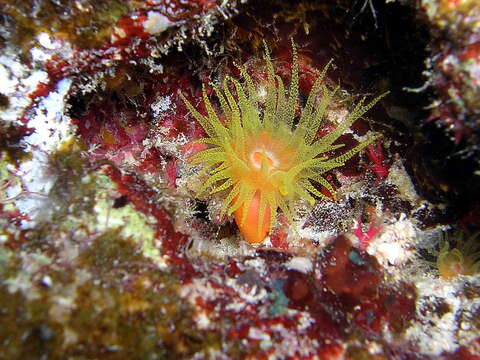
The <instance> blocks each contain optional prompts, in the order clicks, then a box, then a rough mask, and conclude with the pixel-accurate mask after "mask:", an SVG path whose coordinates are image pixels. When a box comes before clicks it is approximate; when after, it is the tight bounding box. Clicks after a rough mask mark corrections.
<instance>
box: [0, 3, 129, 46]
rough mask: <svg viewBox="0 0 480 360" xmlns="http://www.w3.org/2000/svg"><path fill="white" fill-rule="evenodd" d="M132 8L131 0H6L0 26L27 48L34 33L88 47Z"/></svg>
mask: <svg viewBox="0 0 480 360" xmlns="http://www.w3.org/2000/svg"><path fill="white" fill-rule="evenodd" d="M134 8H135V3H134V1H120V0H114V1H106V0H96V1H92V0H87V1H81V2H77V3H76V4H72V3H71V2H70V1H66V0H60V1H52V0H35V1H34V2H33V4H32V1H11V0H6V1H4V2H3V5H2V14H3V16H2V17H0V19H1V20H0V25H3V26H4V27H5V28H7V29H8V30H9V34H8V35H9V36H7V39H8V40H10V41H12V42H13V43H14V44H15V45H17V46H19V47H21V48H22V49H23V50H27V49H29V48H30V47H32V46H34V45H35V44H36V42H37V35H38V34H40V33H48V34H49V35H51V36H53V37H57V38H60V39H66V40H68V41H71V42H72V43H73V44H75V45H77V46H80V47H85V48H91V47H96V46H98V45H100V44H101V42H102V41H104V40H105V39H108V37H109V36H110V35H111V33H112V30H113V25H114V24H115V23H117V21H118V20H119V19H120V18H121V17H122V16H124V15H127V14H128V13H129V12H131V11H132V10H133V9H134Z"/></svg>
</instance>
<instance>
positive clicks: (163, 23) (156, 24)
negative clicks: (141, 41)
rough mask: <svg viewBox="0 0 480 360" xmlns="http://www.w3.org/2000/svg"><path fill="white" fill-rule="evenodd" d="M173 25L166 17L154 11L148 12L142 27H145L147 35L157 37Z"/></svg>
mask: <svg viewBox="0 0 480 360" xmlns="http://www.w3.org/2000/svg"><path fill="white" fill-rule="evenodd" d="M173 24H174V23H173V22H171V21H170V20H168V18H167V17H166V16H164V15H162V14H160V13H158V12H155V11H149V12H148V19H147V21H145V23H144V24H143V26H144V27H145V31H146V32H148V33H149V34H152V35H157V34H160V33H162V32H164V31H165V30H167V29H168V28H169V27H171V26H172V25H173Z"/></svg>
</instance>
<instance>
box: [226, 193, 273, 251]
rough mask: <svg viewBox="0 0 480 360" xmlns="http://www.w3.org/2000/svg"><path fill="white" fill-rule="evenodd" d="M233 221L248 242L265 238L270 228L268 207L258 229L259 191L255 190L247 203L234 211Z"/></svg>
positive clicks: (255, 242)
mask: <svg viewBox="0 0 480 360" xmlns="http://www.w3.org/2000/svg"><path fill="white" fill-rule="evenodd" d="M245 208H247V210H246V211H248V213H247V217H246V219H245V221H244V223H243V225H242V223H241V222H242V217H243V212H244V211H245ZM234 216H235V222H236V223H237V226H238V228H239V229H240V233H241V234H242V235H243V237H244V238H245V240H247V241H248V242H249V243H250V244H257V243H259V242H262V241H263V239H265V236H267V234H268V230H269V229H270V217H271V214H270V208H269V207H268V206H267V208H266V209H265V216H264V218H263V224H262V226H261V228H260V231H258V222H259V221H260V192H259V191H257V192H256V193H255V195H254V196H253V198H252V201H251V202H250V203H249V204H246V203H243V204H242V205H241V206H240V207H239V208H238V210H237V211H235V213H234Z"/></svg>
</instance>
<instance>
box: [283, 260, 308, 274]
mask: <svg viewBox="0 0 480 360" xmlns="http://www.w3.org/2000/svg"><path fill="white" fill-rule="evenodd" d="M285 266H286V267H287V269H290V270H297V271H300V272H302V273H304V274H307V273H309V272H311V271H312V269H313V264H312V260H311V259H310V258H308V257H302V256H295V257H292V258H291V259H290V260H289V261H288V262H287V263H286V264H285Z"/></svg>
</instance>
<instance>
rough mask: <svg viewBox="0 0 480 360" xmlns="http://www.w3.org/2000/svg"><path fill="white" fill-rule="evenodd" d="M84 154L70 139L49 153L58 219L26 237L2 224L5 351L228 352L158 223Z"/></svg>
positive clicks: (0, 291)
mask: <svg viewBox="0 0 480 360" xmlns="http://www.w3.org/2000/svg"><path fill="white" fill-rule="evenodd" d="M83 151H84V147H83V146H82V144H81V143H79V142H78V141H76V140H69V141H66V142H64V143H63V144H61V146H60V147H59V149H58V150H57V151H56V152H54V153H53V154H51V155H50V157H49V162H48V167H49V171H51V172H52V173H53V174H55V175H56V181H55V184H54V186H53V187H52V190H51V191H50V193H49V194H48V196H49V199H51V201H52V202H51V204H52V206H53V207H54V208H55V211H54V212H53V214H52V215H51V217H50V218H48V219H44V220H42V221H39V222H38V223H36V224H35V225H34V226H33V228H31V229H30V230H29V231H28V232H27V233H26V235H24V236H23V237H21V236H20V235H19V232H18V231H17V230H18V229H16V227H14V226H13V225H9V224H7V223H6V222H4V220H2V224H1V225H2V238H1V239H2V240H1V241H0V275H1V277H0V309H2V310H1V312H0V323H1V326H0V339H1V340H0V347H1V348H2V349H3V355H5V356H6V357H7V358H9V359H17V358H18V359H38V358H41V357H42V356H43V357H45V356H46V357H48V358H49V359H92V358H99V357H101V358H102V359H118V358H132V359H134V358H138V359H171V358H179V357H180V358H189V357H191V356H192V355H193V354H194V353H203V354H208V353H210V352H211V351H212V349H214V350H215V349H217V350H218V349H220V345H219V344H220V342H221V339H220V337H219V335H218V334H217V333H216V332H212V331H204V330H198V329H197V328H196V325H195V322H194V318H195V317H194V314H193V310H192V309H191V305H190V304H189V302H188V301H186V300H184V299H183V298H181V297H180V296H179V295H178V286H179V285H178V284H179V281H178V278H177V276H176V275H175V274H174V273H172V272H171V271H170V270H169V269H168V267H167V264H166V263H165V261H164V259H163V257H162V255H161V253H160V251H159V249H158V248H157V247H156V244H155V241H156V238H155V231H154V227H153V224H154V223H155V222H154V219H153V218H150V217H149V216H146V215H144V214H141V213H139V212H137V211H136V210H135V209H134V208H133V206H132V205H131V204H129V203H128V202H127V203H126V204H125V205H124V206H121V207H118V208H116V207H115V206H114V204H115V200H116V199H118V197H119V194H118V192H117V190H116V188H117V187H116V184H115V183H113V182H112V181H111V180H110V178H109V177H108V176H106V175H105V174H104V172H103V170H102V166H103V165H100V166H99V165H98V164H92V163H90V162H89V161H87V160H86V159H85V157H84V156H83V155H82V154H83ZM109 166H110V165H109ZM2 174H3V175H2V176H6V173H5V172H3V173H2Z"/></svg>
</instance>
